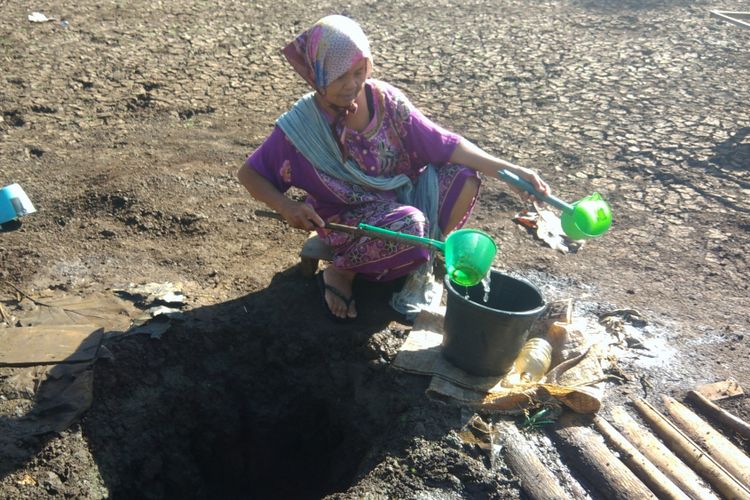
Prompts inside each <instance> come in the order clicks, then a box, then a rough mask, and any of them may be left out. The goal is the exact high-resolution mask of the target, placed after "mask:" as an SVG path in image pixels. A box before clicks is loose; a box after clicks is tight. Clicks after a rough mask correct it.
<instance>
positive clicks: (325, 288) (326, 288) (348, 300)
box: [315, 271, 357, 323]
mask: <svg viewBox="0 0 750 500" xmlns="http://www.w3.org/2000/svg"><path fill="white" fill-rule="evenodd" d="M315 281H317V283H318V289H319V290H320V298H321V299H322V300H323V307H324V308H325V310H326V312H327V313H328V316H329V317H330V318H331V319H332V320H333V321H335V322H337V323H351V322H352V321H354V320H355V319H357V317H356V316H355V317H353V318H350V317H348V316H347V317H346V318H340V317H339V316H336V315H335V314H333V311H331V308H330V307H328V302H327V301H326V292H331V293H332V294H334V295H335V296H336V297H338V298H339V299H341V301H342V302H343V303H344V304H345V305H346V310H347V311H349V307H350V306H351V305H352V302H354V297H353V296H352V297H347V296H346V295H344V294H343V292H342V291H341V290H339V289H338V288H336V287H334V286H331V285H329V284H327V283H326V280H325V278H324V277H323V271H320V272H319V273H318V274H316V275H315Z"/></svg>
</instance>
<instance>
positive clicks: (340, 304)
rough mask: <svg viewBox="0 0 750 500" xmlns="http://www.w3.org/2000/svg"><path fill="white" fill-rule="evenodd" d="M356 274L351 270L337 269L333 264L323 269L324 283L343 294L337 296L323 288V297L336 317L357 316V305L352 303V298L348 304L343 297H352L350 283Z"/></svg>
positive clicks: (351, 317) (352, 317)
mask: <svg viewBox="0 0 750 500" xmlns="http://www.w3.org/2000/svg"><path fill="white" fill-rule="evenodd" d="M356 275H357V274H356V273H354V272H352V271H347V270H344V269H338V268H337V267H334V266H328V267H327V268H325V270H324V271H323V282H324V284H325V285H327V286H328V287H330V288H333V289H335V290H336V291H338V292H339V293H340V294H341V295H342V296H343V297H339V296H338V295H336V294H335V293H334V292H332V291H331V290H330V289H329V288H326V289H325V299H326V303H327V304H328V308H329V309H330V310H331V313H333V315H334V316H336V317H338V318H342V319H346V318H350V319H354V318H356V317H357V307H356V305H355V304H354V300H350V302H349V304H347V302H346V301H345V300H344V297H348V298H350V299H351V298H352V284H353V282H354V277H355V276H356ZM347 306H348V307H347Z"/></svg>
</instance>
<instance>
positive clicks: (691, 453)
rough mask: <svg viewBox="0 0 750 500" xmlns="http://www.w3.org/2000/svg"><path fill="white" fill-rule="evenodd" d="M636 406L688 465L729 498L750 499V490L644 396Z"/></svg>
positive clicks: (636, 402)
mask: <svg viewBox="0 0 750 500" xmlns="http://www.w3.org/2000/svg"><path fill="white" fill-rule="evenodd" d="M635 407H636V408H637V409H638V411H639V412H640V413H641V415H642V416H643V418H644V419H645V420H646V421H647V422H648V423H649V424H650V425H651V426H652V427H653V428H654V429H655V430H656V432H657V433H658V434H659V435H660V436H661V438H662V439H664V442H666V443H667V446H669V447H670V448H671V449H672V450H673V451H674V452H675V453H676V454H677V455H678V456H679V457H680V458H682V459H683V460H684V461H685V463H686V464H688V465H689V466H690V467H692V468H693V469H694V470H695V471H696V472H697V473H698V474H700V475H701V476H702V477H703V478H705V479H706V481H708V482H709V483H711V485H712V486H713V487H714V488H716V490H717V491H718V492H719V493H721V494H722V495H723V496H724V497H726V498H728V499H732V500H733V499H742V500H750V490H748V489H747V488H745V486H744V485H743V484H742V483H741V482H739V481H738V480H737V479H736V478H735V477H734V476H732V475H731V474H730V473H729V472H727V471H726V469H724V467H722V466H721V465H719V464H718V463H717V462H716V461H715V460H714V459H713V458H711V456H710V455H708V454H707V453H706V452H705V451H703V450H702V449H700V447H698V445H696V444H695V443H694V442H693V441H692V440H691V439H690V438H689V437H687V436H686V435H685V434H684V433H683V432H682V431H681V430H680V429H678V428H677V427H676V426H675V425H674V424H673V423H672V422H670V421H669V420H668V419H667V418H666V417H665V416H664V415H662V414H661V413H659V412H658V411H657V410H656V409H655V408H654V407H653V406H651V404H649V403H648V402H647V401H645V400H643V399H639V400H637V401H635Z"/></svg>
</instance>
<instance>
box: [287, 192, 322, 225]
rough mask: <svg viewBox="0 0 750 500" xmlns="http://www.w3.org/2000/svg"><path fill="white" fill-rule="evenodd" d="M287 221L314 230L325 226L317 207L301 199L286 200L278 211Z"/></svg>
mask: <svg viewBox="0 0 750 500" xmlns="http://www.w3.org/2000/svg"><path fill="white" fill-rule="evenodd" d="M278 212H279V213H280V214H281V215H282V217H284V219H286V221H287V223H288V224H289V225H290V226H292V227H294V228H297V229H307V230H308V231H312V230H313V229H315V228H318V227H325V225H326V223H325V221H324V220H323V219H322V218H321V217H320V215H318V213H317V212H316V211H315V209H314V208H313V207H312V206H311V205H309V204H307V203H302V202H299V201H294V200H290V199H289V198H287V201H286V202H284V204H283V206H282V207H280V209H279V211H278Z"/></svg>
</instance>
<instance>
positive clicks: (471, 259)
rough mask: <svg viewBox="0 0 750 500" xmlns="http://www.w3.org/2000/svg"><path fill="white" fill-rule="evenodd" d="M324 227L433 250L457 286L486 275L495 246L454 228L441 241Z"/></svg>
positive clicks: (484, 235)
mask: <svg viewBox="0 0 750 500" xmlns="http://www.w3.org/2000/svg"><path fill="white" fill-rule="evenodd" d="M255 214H256V215H260V216H263V217H270V218H272V219H276V220H281V221H283V220H284V218H283V217H282V216H281V215H279V214H278V213H276V212H271V211H268V210H256V211H255ZM325 227H326V229H330V230H332V231H340V232H343V233H348V234H353V235H355V236H369V237H371V238H380V239H384V240H390V241H396V242H399V243H409V244H411V245H414V246H419V247H423V248H435V249H437V250H439V251H440V252H443V253H444V254H445V267H446V273H447V274H448V276H449V277H450V279H451V280H452V281H453V282H454V283H456V284H458V285H461V286H474V285H477V284H479V283H480V282H481V281H482V278H484V277H485V276H486V275H487V273H488V272H489V270H490V267H491V266H492V261H493V259H494V258H495V253H496V252H497V246H496V245H495V242H494V241H493V240H492V238H491V237H490V236H489V235H488V234H487V233H483V232H482V231H478V230H476V229H458V230H456V231H453V232H451V233H450V234H449V235H448V236H447V237H446V238H445V241H444V242H443V241H438V240H433V239H430V238H423V237H421V236H414V235H413V234H406V233H399V232H396V231H391V230H390V229H384V228H382V227H378V226H371V225H369V224H365V223H359V224H358V225H357V226H347V225H345V224H338V223H336V222H327V223H326V225H325Z"/></svg>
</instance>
